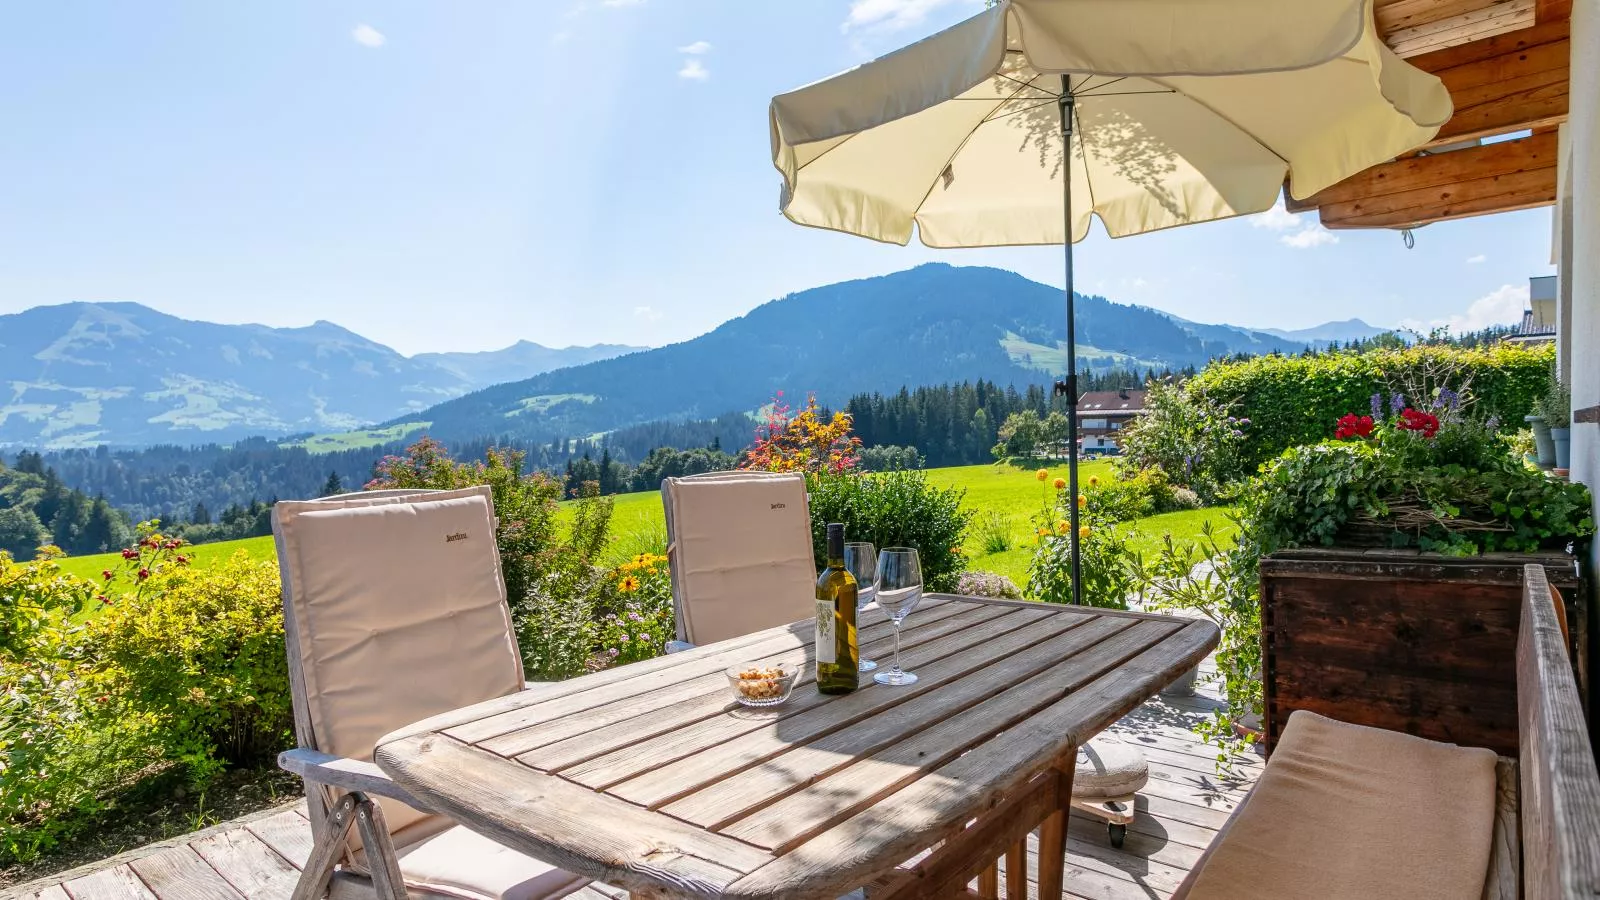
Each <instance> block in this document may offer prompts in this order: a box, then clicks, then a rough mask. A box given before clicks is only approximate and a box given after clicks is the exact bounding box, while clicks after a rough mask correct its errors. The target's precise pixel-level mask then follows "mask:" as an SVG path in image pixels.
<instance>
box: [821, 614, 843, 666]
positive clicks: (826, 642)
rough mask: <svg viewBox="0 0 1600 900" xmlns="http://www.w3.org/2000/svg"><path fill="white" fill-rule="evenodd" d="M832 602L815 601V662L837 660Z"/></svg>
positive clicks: (832, 661) (834, 661)
mask: <svg viewBox="0 0 1600 900" xmlns="http://www.w3.org/2000/svg"><path fill="white" fill-rule="evenodd" d="M834 635H835V632H834V618H833V604H832V603H831V602H829V601H827V600H818V601H817V662H818V663H827V664H832V663H836V662H838V661H839V644H838V639H837V638H836V637H835V636H834Z"/></svg>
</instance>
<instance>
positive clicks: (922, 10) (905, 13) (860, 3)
mask: <svg viewBox="0 0 1600 900" xmlns="http://www.w3.org/2000/svg"><path fill="white" fill-rule="evenodd" d="M955 2H960V0H854V2H852V3H851V4H850V13H849V15H847V16H846V17H845V20H844V24H843V25H841V26H840V30H842V31H849V30H850V29H852V28H871V27H881V28H883V29H884V30H886V31H899V30H900V29H902V28H910V27H911V26H913V25H920V24H922V21H923V20H924V19H926V18H927V17H928V13H931V12H933V11H934V10H936V9H938V8H939V7H941V6H949V5H950V4H951V3H955Z"/></svg>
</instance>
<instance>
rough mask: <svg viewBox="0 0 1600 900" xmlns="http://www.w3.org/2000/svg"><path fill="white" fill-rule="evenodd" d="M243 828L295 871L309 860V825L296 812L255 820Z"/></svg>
mask: <svg viewBox="0 0 1600 900" xmlns="http://www.w3.org/2000/svg"><path fill="white" fill-rule="evenodd" d="M245 827H246V828H248V829H249V830H250V833H251V834H253V835H255V836H256V837H257V838H259V839H260V840H261V842H262V843H263V844H266V845H267V846H268V847H271V848H272V849H273V851H275V852H276V853H277V854H278V855H279V856H281V857H283V858H284V859H287V860H288V861H289V863H290V865H293V866H294V867H295V868H297V869H300V868H304V867H305V864H306V860H308V859H310V858H311V845H312V840H311V823H310V822H308V821H306V818H305V817H304V816H302V815H300V814H299V813H298V812H297V811H294V810H291V811H289V812H283V813H279V814H278V815H275V816H270V817H268V818H265V819H257V820H256V821H254V822H251V823H249V824H248V825H246V826H245Z"/></svg>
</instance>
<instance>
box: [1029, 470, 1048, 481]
mask: <svg viewBox="0 0 1600 900" xmlns="http://www.w3.org/2000/svg"><path fill="white" fill-rule="evenodd" d="M1033 477H1035V478H1037V479H1039V480H1040V481H1043V480H1045V479H1046V478H1049V477H1050V472H1049V470H1047V469H1040V470H1039V471H1037V472H1035V473H1033Z"/></svg>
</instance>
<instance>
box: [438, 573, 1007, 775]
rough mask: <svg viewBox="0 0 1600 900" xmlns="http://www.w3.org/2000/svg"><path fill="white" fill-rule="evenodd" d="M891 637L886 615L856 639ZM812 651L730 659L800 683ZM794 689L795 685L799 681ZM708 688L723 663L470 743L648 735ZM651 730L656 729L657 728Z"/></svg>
mask: <svg viewBox="0 0 1600 900" xmlns="http://www.w3.org/2000/svg"><path fill="white" fill-rule="evenodd" d="M975 612H976V610H970V609H963V608H962V607H961V605H960V604H945V605H944V606H941V607H939V608H937V609H934V610H932V612H931V615H932V617H933V618H932V619H931V621H934V622H948V620H949V619H950V618H951V617H956V616H964V617H966V619H968V620H970V619H971V618H972V616H973V614H974V613H975ZM893 640H894V632H893V626H892V625H890V624H889V623H888V622H887V621H883V622H876V623H873V624H871V625H867V626H865V627H863V628H861V630H860V641H861V642H862V645H863V647H864V648H870V649H871V650H872V652H884V651H886V650H887V649H888V648H889V647H891V646H892V642H893ZM880 648H881V649H880ZM815 652H816V644H815V642H812V643H810V644H807V645H806V646H804V647H790V648H786V649H784V650H780V651H778V652H776V653H769V654H766V655H764V656H750V657H747V658H745V659H741V660H739V661H738V662H735V663H732V665H741V664H743V663H745V662H755V663H762V664H765V665H772V664H775V663H780V662H782V663H789V664H791V665H795V666H800V667H801V668H802V669H803V670H804V671H802V672H801V674H800V677H801V681H802V682H803V683H809V684H814V683H815V682H816V672H815V670H814V669H813V668H812V666H811V659H812V656H813V654H814V653H815ZM796 689H797V690H798V689H799V684H798V683H797V685H796ZM708 694H714V695H717V697H719V698H723V699H726V698H727V697H728V679H727V677H726V676H725V675H724V674H723V670H722V669H718V670H716V671H714V672H707V673H705V674H703V675H701V676H699V677H697V678H690V679H688V680H686V681H680V682H678V683H677V684H673V685H669V686H666V687H662V688H658V689H656V690H653V691H647V692H644V693H640V694H633V695H631V696H626V697H623V698H620V699H618V700H614V701H612V702H610V703H607V704H605V705H604V706H599V707H595V708H593V709H589V710H585V711H584V714H583V715H582V716H569V717H566V718H560V719H555V720H553V721H549V722H544V723H541V724H538V725H532V726H529V727H527V728H522V729H519V730H517V731H512V732H508V733H506V734H503V735H499V736H497V737H492V738H488V739H486V740H477V741H472V742H471V743H473V744H474V745H476V746H478V747H482V748H483V749H485V750H488V751H490V752H492V753H498V754H500V755H501V756H507V757H510V756H519V755H521V754H524V753H527V752H529V751H531V750H536V749H538V748H540V747H544V746H547V745H549V744H554V743H557V742H558V741H562V740H565V739H567V738H570V737H573V736H575V735H580V734H581V735H586V736H592V735H593V734H594V733H595V732H596V731H597V730H599V729H601V728H604V727H606V726H608V725H614V724H616V723H619V722H627V723H628V725H627V726H626V729H625V733H627V734H629V735H631V738H632V740H631V741H630V743H631V742H632V741H637V740H640V739H642V738H644V737H649V736H650V734H646V733H644V732H643V731H641V728H643V727H648V724H649V723H645V722H640V721H638V719H639V718H640V717H642V716H645V715H647V714H651V715H652V717H653V718H656V719H659V720H660V721H661V722H662V723H663V725H668V726H670V725H671V724H672V723H676V722H678V721H679V719H678V717H677V715H676V714H675V711H676V710H677V706H676V705H675V704H678V703H680V702H682V701H686V700H691V701H692V700H695V699H697V698H701V697H704V696H706V695H708ZM724 705H725V704H723V705H714V706H712V707H711V708H710V709H709V710H707V711H706V712H705V714H706V715H711V714H712V713H714V712H716V711H717V710H720V709H722V708H723V706H724ZM654 733H656V734H659V733H660V732H654ZM452 736H454V735H452ZM524 762H528V763H529V764H530V765H535V766H537V767H538V768H547V767H546V766H543V765H539V764H538V763H534V762H532V761H531V760H524Z"/></svg>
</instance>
